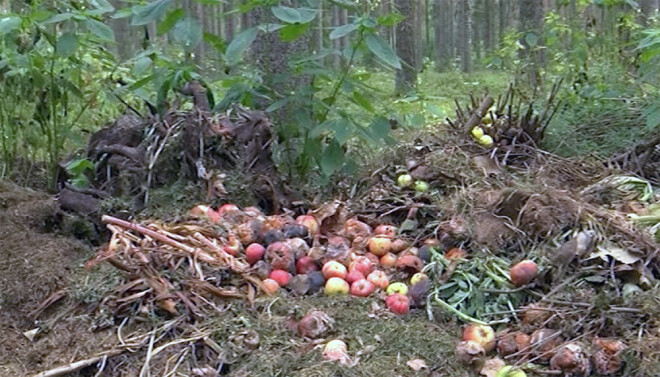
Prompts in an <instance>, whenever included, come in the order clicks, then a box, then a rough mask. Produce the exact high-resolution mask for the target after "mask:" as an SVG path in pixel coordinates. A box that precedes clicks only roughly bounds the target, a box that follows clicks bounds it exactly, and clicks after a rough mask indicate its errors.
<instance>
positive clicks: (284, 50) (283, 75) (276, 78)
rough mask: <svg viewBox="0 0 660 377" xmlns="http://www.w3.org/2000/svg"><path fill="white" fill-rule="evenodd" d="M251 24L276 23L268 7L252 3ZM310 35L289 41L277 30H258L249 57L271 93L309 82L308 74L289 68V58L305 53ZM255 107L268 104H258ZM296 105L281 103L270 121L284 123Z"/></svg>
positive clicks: (291, 3) (301, 87)
mask: <svg viewBox="0 0 660 377" xmlns="http://www.w3.org/2000/svg"><path fill="white" fill-rule="evenodd" d="M299 3H300V2H299V1H296V0H289V1H281V2H280V4H282V5H285V6H289V7H293V8H296V7H297V6H299V5H300V4H299ZM249 23H250V24H251V25H262V24H266V23H276V20H275V17H274V16H273V15H272V14H271V12H270V9H269V8H268V7H256V8H253V9H252V10H251V11H250V12H249ZM309 46H310V36H309V33H306V34H304V35H302V36H300V37H298V39H296V40H294V41H290V42H282V41H281V40H280V38H279V34H278V33H277V32H271V33H263V32H260V33H259V34H258V36H257V39H256V40H255V41H254V43H253V44H252V47H251V49H250V52H249V55H250V56H249V58H250V61H251V62H253V63H254V64H255V65H256V67H257V69H259V71H261V72H263V73H264V74H263V80H264V85H265V86H266V87H267V88H270V89H272V90H273V92H275V93H280V94H281V93H292V92H299V91H301V90H304V89H305V88H306V87H307V86H308V85H309V84H310V78H309V77H308V76H304V75H300V74H297V75H296V74H294V73H293V72H291V71H290V70H289V62H290V61H291V60H293V59H296V58H300V57H302V56H303V55H306V54H309ZM258 105H259V107H265V106H268V105H270V104H269V103H261V104H258ZM294 111H296V109H294V108H291V106H284V107H282V108H281V109H280V110H278V111H276V112H275V114H274V121H275V122H274V123H276V124H285V123H286V122H287V119H292V117H293V116H294Z"/></svg>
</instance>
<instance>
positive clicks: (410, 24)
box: [396, 0, 418, 94]
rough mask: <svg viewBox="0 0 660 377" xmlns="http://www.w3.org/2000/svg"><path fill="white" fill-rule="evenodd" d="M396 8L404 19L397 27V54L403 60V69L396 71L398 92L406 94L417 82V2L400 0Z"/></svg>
mask: <svg viewBox="0 0 660 377" xmlns="http://www.w3.org/2000/svg"><path fill="white" fill-rule="evenodd" d="M396 7H397V10H398V12H399V13H400V14H401V15H402V16H403V17H404V19H403V21H401V22H399V23H398V24H397V26H396V53H397V55H398V56H399V58H400V59H401V60H402V62H401V65H402V67H401V69H398V70H397V71H396V92H397V93H399V94H405V93H407V92H409V91H410V90H412V89H413V88H414V87H415V83H416V82H417V67H418V63H417V50H416V48H417V43H416V42H417V41H416V39H417V38H416V35H415V29H416V27H415V1H414V0H398V1H397V2H396Z"/></svg>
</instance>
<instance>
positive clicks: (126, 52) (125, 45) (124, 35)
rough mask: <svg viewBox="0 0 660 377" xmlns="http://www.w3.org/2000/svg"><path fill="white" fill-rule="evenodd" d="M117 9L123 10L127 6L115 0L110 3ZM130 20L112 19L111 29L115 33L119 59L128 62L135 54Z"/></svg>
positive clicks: (119, 0)
mask: <svg viewBox="0 0 660 377" xmlns="http://www.w3.org/2000/svg"><path fill="white" fill-rule="evenodd" d="M110 4H112V6H113V7H115V9H121V8H122V7H123V6H124V5H125V4H123V2H122V1H121V0H113V1H111V2H110ZM129 22H130V19H129V18H115V19H110V21H109V23H110V25H109V26H110V27H111V28H112V30H113V31H114V32H115V41H116V42H117V44H116V46H117V54H118V56H119V59H121V60H126V59H128V58H129V57H130V56H131V55H132V53H133V51H134V50H133V49H134V47H133V43H134V41H133V38H131V30H132V28H131V27H130V24H129Z"/></svg>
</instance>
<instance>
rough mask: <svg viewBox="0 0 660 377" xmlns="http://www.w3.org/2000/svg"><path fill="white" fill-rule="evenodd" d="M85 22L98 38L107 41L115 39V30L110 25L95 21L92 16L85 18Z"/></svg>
mask: <svg viewBox="0 0 660 377" xmlns="http://www.w3.org/2000/svg"><path fill="white" fill-rule="evenodd" d="M85 24H86V25H87V29H88V30H89V31H90V32H91V33H92V34H94V35H95V36H97V37H98V38H99V39H101V40H103V41H107V42H114V41H115V32H114V31H113V30H112V28H111V27H110V26H108V25H106V24H104V23H102V22H99V21H96V20H95V19H93V18H88V19H87V20H85Z"/></svg>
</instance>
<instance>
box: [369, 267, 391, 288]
mask: <svg viewBox="0 0 660 377" xmlns="http://www.w3.org/2000/svg"><path fill="white" fill-rule="evenodd" d="M367 280H369V281H370V282H372V283H374V285H375V286H376V288H380V289H385V288H387V286H388V285H390V279H389V278H388V277H387V275H385V273H384V272H383V271H380V270H376V271H373V272H371V273H370V274H369V275H367Z"/></svg>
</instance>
